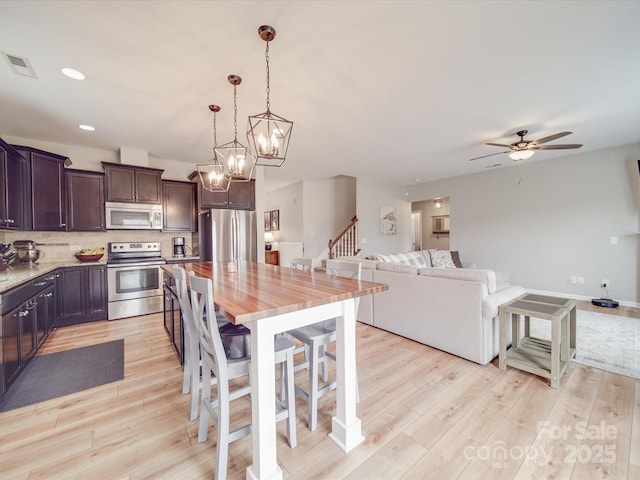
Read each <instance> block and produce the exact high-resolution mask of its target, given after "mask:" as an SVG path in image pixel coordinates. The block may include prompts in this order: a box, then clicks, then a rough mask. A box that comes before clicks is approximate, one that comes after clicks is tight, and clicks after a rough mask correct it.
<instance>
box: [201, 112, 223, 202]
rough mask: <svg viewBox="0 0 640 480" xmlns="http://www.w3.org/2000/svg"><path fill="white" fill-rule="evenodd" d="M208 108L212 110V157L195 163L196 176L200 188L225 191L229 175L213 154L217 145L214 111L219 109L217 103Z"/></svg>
mask: <svg viewBox="0 0 640 480" xmlns="http://www.w3.org/2000/svg"><path fill="white" fill-rule="evenodd" d="M209 110H210V111H212V112H213V148H214V154H213V158H212V159H211V160H210V161H209V163H199V164H197V165H196V170H197V172H198V177H200V184H201V185H202V188H204V189H205V190H207V191H208V192H226V191H227V190H229V177H227V176H226V175H225V170H224V166H223V165H222V164H221V163H220V162H219V161H218V158H217V156H216V154H215V149H216V147H217V146H218V145H217V143H218V142H217V138H216V113H218V112H219V111H220V107H219V106H218V105H209Z"/></svg>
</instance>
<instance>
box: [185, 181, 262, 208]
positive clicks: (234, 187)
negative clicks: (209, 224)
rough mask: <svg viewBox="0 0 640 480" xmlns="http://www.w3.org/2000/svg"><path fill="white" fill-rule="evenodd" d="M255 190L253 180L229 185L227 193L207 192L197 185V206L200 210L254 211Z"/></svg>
mask: <svg viewBox="0 0 640 480" xmlns="http://www.w3.org/2000/svg"><path fill="white" fill-rule="evenodd" d="M255 190H256V189H255V180H251V181H250V182H234V183H231V185H229V190H228V191H227V192H209V191H207V190H205V189H204V188H202V185H201V184H200V183H198V204H199V206H200V208H229V209H234V210H255V208H256V207H255V204H256V193H255Z"/></svg>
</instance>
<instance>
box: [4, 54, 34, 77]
mask: <svg viewBox="0 0 640 480" xmlns="http://www.w3.org/2000/svg"><path fill="white" fill-rule="evenodd" d="M2 56H3V57H4V58H5V59H6V60H7V63H8V64H9V66H10V67H11V70H13V73H16V74H18V75H23V76H25V77H31V78H38V76H37V75H36V72H35V71H34V70H33V67H32V66H31V62H29V60H28V59H26V58H22V57H18V56H17V55H11V54H10V53H5V52H2Z"/></svg>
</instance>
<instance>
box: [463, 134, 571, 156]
mask: <svg viewBox="0 0 640 480" xmlns="http://www.w3.org/2000/svg"><path fill="white" fill-rule="evenodd" d="M527 133H529V132H528V130H520V131H519V132H517V133H516V135H518V136H519V137H520V140H518V141H517V142H514V143H512V144H511V145H504V144H502V143H486V144H485V145H493V146H496V147H504V148H508V149H509V150H505V151H504V152H497V153H490V154H489V155H482V156H481V157H475V158H471V159H469V161H472V160H478V159H480V158H485V157H491V156H493V155H501V154H503V153H508V154H509V157H510V158H511V159H512V160H515V161H519V160H526V159H527V158H530V157H531V155H533V154H534V153H535V150H566V149H569V148H580V147H581V146H582V144H579V143H568V144H564V145H542V144H543V143H547V142H551V141H552V140H557V139H558V138H562V137H566V136H567V135H571V133H572V132H560V133H556V134H554V135H549V136H548V137H544V138H541V139H540V140H525V139H524V136H525V135H526V134H527Z"/></svg>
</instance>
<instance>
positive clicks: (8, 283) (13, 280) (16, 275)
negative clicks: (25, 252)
mask: <svg viewBox="0 0 640 480" xmlns="http://www.w3.org/2000/svg"><path fill="white" fill-rule="evenodd" d="M106 264H107V262H106V260H103V261H98V262H79V261H77V260H69V261H67V262H51V263H36V264H34V265H29V264H16V265H10V266H8V267H6V269H5V270H2V271H0V293H4V292H6V291H7V290H10V289H11V288H13V287H17V286H18V285H20V284H22V283H24V282H27V281H29V280H33V279H34V278H38V277H39V276H40V275H45V274H47V273H49V272H52V271H54V270H55V269H57V268H61V267H77V266H79V265H106Z"/></svg>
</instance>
